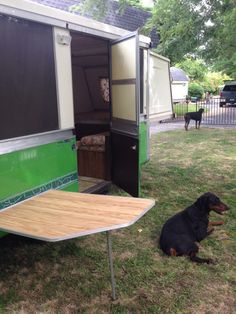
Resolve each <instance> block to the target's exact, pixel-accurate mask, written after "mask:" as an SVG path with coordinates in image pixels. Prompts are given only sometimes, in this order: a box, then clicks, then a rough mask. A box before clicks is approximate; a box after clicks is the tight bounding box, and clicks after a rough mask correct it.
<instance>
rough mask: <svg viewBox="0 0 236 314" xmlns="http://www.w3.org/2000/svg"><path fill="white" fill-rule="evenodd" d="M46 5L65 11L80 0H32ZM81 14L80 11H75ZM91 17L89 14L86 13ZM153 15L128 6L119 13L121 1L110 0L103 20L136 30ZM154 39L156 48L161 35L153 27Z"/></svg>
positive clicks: (151, 35) (152, 35)
mask: <svg viewBox="0 0 236 314" xmlns="http://www.w3.org/2000/svg"><path fill="white" fill-rule="evenodd" d="M31 1H33V2H38V3H41V4H43V5H46V6H50V7H54V8H57V9H59V10H63V11H67V12H68V11H70V7H71V6H73V5H75V4H79V3H80V2H81V1H80V0H31ZM74 13H75V14H78V15H79V14H80V12H74ZM86 16H87V17H90V18H91V16H89V15H86ZM150 17H151V13H149V12H147V11H143V10H141V9H138V8H134V7H131V6H126V7H125V8H124V10H123V11H122V12H120V13H119V3H118V2H116V1H110V2H109V7H108V11H107V14H106V16H105V17H104V18H103V20H102V22H104V23H106V24H110V25H113V26H116V27H120V28H123V29H126V30H128V31H131V32H132V31H135V30H137V29H138V28H141V27H143V26H144V25H145V23H146V21H147V20H148V19H149V18H150ZM149 36H150V37H151V40H152V46H153V48H155V47H156V46H157V44H158V42H159V37H158V34H157V32H156V29H153V30H152V31H151V33H150V34H149Z"/></svg>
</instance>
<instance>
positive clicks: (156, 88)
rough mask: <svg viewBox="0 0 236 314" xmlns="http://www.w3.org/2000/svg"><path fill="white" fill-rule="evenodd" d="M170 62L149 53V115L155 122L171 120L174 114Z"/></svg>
mask: <svg viewBox="0 0 236 314" xmlns="http://www.w3.org/2000/svg"><path fill="white" fill-rule="evenodd" d="M169 67H170V65H169V60H168V59H166V58H164V57H162V56H159V55H158V54H155V53H153V52H150V53H149V114H150V119H151V120H152V119H155V121H160V120H164V119H167V118H170V117H171V116H172V113H173V108H172V95H171V81H170V71H169Z"/></svg>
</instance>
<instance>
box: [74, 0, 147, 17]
mask: <svg viewBox="0 0 236 314" xmlns="http://www.w3.org/2000/svg"><path fill="white" fill-rule="evenodd" d="M118 2H119V10H118V12H117V13H118V14H122V12H123V11H124V9H125V7H126V6H127V5H130V6H132V7H136V8H139V9H144V7H143V5H142V3H141V2H140V1H139V0H118ZM110 5H111V1H110V0H84V1H83V2H80V3H79V4H74V5H71V6H70V7H69V10H70V11H71V12H79V13H80V14H81V15H87V16H90V17H92V18H94V19H95V20H98V21H102V20H103V19H104V17H105V16H106V14H107V12H108V9H109V6H110ZM146 10H149V9H148V8H146Z"/></svg>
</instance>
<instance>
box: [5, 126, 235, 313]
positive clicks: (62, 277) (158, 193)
mask: <svg viewBox="0 0 236 314" xmlns="http://www.w3.org/2000/svg"><path fill="white" fill-rule="evenodd" d="M206 191H212V192H214V193H216V194H217V195H219V196H220V197H221V198H222V200H223V201H224V202H226V203H227V204H228V205H229V206H230V207H231V210H230V212H228V213H227V215H225V216H224V217H223V218H222V217H221V216H220V219H224V221H225V224H224V225H223V226H219V227H215V231H214V232H213V233H212V235H211V236H210V237H208V238H207V239H205V240H204V241H202V242H201V246H200V253H199V255H200V256H204V257H210V258H213V259H214V260H215V261H217V263H216V265H201V266H198V265H196V264H194V263H191V262H190V261H189V259H188V258H186V257H178V258H176V257H167V256H164V254H163V253H162V252H161V251H160V250H159V248H158V246H157V241H158V237H159V234H160V230H161V227H162V225H163V223H164V222H165V221H166V219H167V218H168V217H170V216H171V215H173V214H174V213H175V212H177V211H179V210H182V209H183V208H185V207H186V206H188V205H190V204H191V203H192V202H193V201H195V199H196V198H197V197H198V196H200V195H201V194H202V193H204V192H206ZM112 192H113V193H115V194H123V193H122V192H121V191H120V190H118V189H117V188H115V187H114V188H113V190H112ZM142 196H143V197H152V198H154V199H155V200H156V206H155V207H154V208H153V209H152V210H150V211H149V212H148V213H147V214H146V215H145V216H144V217H143V218H142V219H140V220H139V222H137V223H136V224H134V225H133V226H132V227H129V228H125V229H122V230H120V231H117V232H113V236H112V240H113V252H114V266H115V274H116V282H117V293H118V296H119V298H118V300H116V301H114V302H112V301H111V299H110V293H111V287H110V281H109V280H110V277H109V276H110V274H109V269H108V262H107V253H106V237H105V234H97V235H92V236H88V237H84V238H80V239H75V240H70V241H65V242H61V243H54V244H53V243H42V242H37V241H31V240H26V239H23V238H20V237H13V236H9V237H5V238H3V239H1V240H0V246H1V254H0V267H1V269H0V313H4V314H5V313H59V314H60V313H62V314H64V313H161V314H166V313H171V314H175V313H181V314H187V313H189V314H190V313H209V314H211V313H212V314H215V313H224V314H231V313H234V312H235V299H236V298H235V297H236V271H235V270H236V269H235V265H236V256H235V255H236V246H235V240H236V224H235V220H236V219H235V218H236V210H235V207H236V131H234V130H223V129H221V130H217V129H205V128H202V129H200V130H199V131H197V130H195V129H194V128H192V129H190V131H189V132H185V131H184V130H179V131H171V132H164V133H160V134H157V135H154V136H153V138H152V141H151V160H150V162H149V163H147V164H146V165H145V166H144V167H143V171H142ZM214 219H215V220H218V219H219V217H218V216H217V214H215V213H213V214H211V220H214Z"/></svg>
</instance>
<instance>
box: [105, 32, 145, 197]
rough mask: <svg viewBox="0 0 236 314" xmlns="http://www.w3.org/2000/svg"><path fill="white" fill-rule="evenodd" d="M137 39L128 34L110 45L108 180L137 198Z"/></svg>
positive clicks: (138, 95) (136, 35)
mask: <svg viewBox="0 0 236 314" xmlns="http://www.w3.org/2000/svg"><path fill="white" fill-rule="evenodd" d="M139 72H140V69H139V38H138V33H132V34H130V35H129V36H126V37H125V38H122V39H119V40H116V41H114V42H112V44H111V76H110V77H111V84H110V85H111V99H112V119H111V146H112V181H113V182H114V183H115V184H116V185H117V186H119V187H121V188H122V189H123V190H125V191H126V192H128V193H129V194H131V195H133V196H138V195H139V177H140V176H139V98H140V93H139V85H140V79H139Z"/></svg>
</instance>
